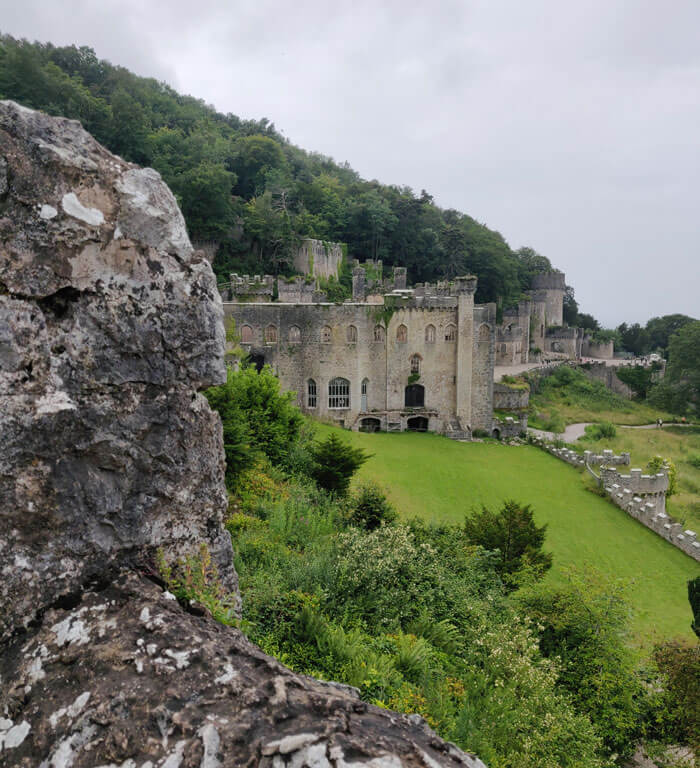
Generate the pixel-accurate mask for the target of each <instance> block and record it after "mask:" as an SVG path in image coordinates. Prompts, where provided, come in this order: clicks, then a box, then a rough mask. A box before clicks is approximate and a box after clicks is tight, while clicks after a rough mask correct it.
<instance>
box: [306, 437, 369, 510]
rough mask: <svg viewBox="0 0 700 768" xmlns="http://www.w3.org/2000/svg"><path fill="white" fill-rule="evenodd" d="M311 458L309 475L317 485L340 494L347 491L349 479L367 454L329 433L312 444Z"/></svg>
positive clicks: (367, 456) (365, 459)
mask: <svg viewBox="0 0 700 768" xmlns="http://www.w3.org/2000/svg"><path fill="white" fill-rule="evenodd" d="M311 458H312V465H311V476H312V477H313V478H314V480H315V481H316V482H317V483H318V485H319V486H321V488H325V489H326V490H327V491H331V492H332V493H338V494H340V495H341V496H342V495H345V493H347V490H348V486H349V485H350V479H351V478H352V476H353V475H354V474H355V472H357V470H358V469H359V468H360V467H361V466H362V465H363V464H364V463H365V462H366V461H367V459H368V458H369V455H368V454H367V453H365V452H364V451H363V450H362V449H361V448H353V447H352V446H351V445H350V443H346V442H345V441H343V440H341V439H340V438H339V437H338V435H336V434H331V435H329V436H328V437H327V438H326V439H325V440H322V441H320V442H317V443H315V444H314V445H313V446H312V448H311Z"/></svg>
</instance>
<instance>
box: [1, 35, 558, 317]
mask: <svg viewBox="0 0 700 768" xmlns="http://www.w3.org/2000/svg"><path fill="white" fill-rule="evenodd" d="M0 98H8V99H14V100H15V101H18V102H20V103H22V104H25V105H26V106H29V107H34V108H37V109H42V110H45V111H46V112H49V113H51V114H59V115H65V116H67V117H71V118H76V119H78V120H80V121H81V122H82V124H83V125H84V126H85V128H86V129H87V130H88V131H90V132H91V133H92V134H93V135H94V136H95V137H96V138H97V139H98V140H99V141H100V142H102V143H103V144H104V145H105V146H107V147H108V148H109V149H110V150H112V151H113V152H115V153H117V154H119V155H121V156H122V157H124V158H125V159H127V160H130V161H133V162H135V163H139V164H141V165H150V166H152V167H154V168H156V169H157V170H158V171H160V173H161V174H162V176H163V178H164V179H165V181H166V182H167V183H168V184H169V185H170V187H171V188H172V190H173V192H174V193H175V194H176V196H177V198H178V201H179V203H180V205H181V207H182V210H183V213H184V215H185V218H186V220H187V225H188V228H189V231H190V235H191V237H192V239H193V240H214V241H216V242H218V243H219V250H218V255H217V257H216V260H215V263H214V268H215V271H216V272H217V273H218V274H219V275H220V276H221V277H224V276H226V275H227V274H228V273H229V272H230V271H239V272H250V273H273V274H278V273H282V274H285V273H290V272H291V259H290V256H291V253H292V252H293V251H294V249H295V248H296V245H297V244H298V242H299V240H300V238H302V237H316V238H320V239H325V240H333V241H341V242H344V243H347V245H348V256H349V258H360V259H363V260H364V259H366V258H375V259H382V260H383V261H384V262H385V264H389V265H393V264H397V265H402V266H406V267H408V271H409V277H410V279H411V280H412V281H432V280H435V279H444V278H450V277H453V276H455V275H457V274H463V273H468V272H471V273H474V274H476V275H477V276H478V277H479V289H478V292H477V300H478V301H496V300H499V299H500V300H502V301H503V302H504V303H505V304H509V303H512V302H514V301H516V300H517V298H518V297H519V296H520V294H521V292H522V290H523V289H525V288H527V287H528V286H529V282H530V277H531V276H532V274H533V273H535V272H541V271H548V270H549V269H551V264H550V263H549V261H548V260H547V259H546V258H544V257H542V256H540V255H539V254H537V253H536V252H534V251H533V250H532V249H530V248H523V249H520V250H519V251H513V250H512V249H511V248H510V247H509V245H508V243H506V241H505V240H504V238H503V237H502V236H501V235H500V234H499V233H498V232H495V231H493V230H491V229H489V228H488V227H486V226H484V225H483V224H480V223H479V222H477V221H475V220H474V219H472V218H471V217H470V216H468V215H466V214H464V213H460V212H459V211H455V210H443V209H441V208H439V207H438V206H436V205H435V204H434V203H433V199H432V197H431V196H430V195H429V194H428V193H427V192H425V191H422V192H421V193H420V194H419V195H416V194H415V193H414V192H413V190H411V189H410V188H408V187H399V186H393V185H392V186H387V185H384V184H380V183H379V182H377V181H365V180H364V179H361V178H360V176H359V175H358V174H357V173H356V172H355V171H354V170H353V169H352V168H350V167H349V166H348V165H347V164H338V163H336V162H334V161H333V160H332V159H331V158H329V157H324V156H323V155H320V154H318V153H315V152H308V151H306V150H303V149H300V148H299V147H296V146H294V145H293V144H291V143H290V142H289V141H288V140H287V139H285V138H284V137H283V136H282V135H281V134H280V133H278V132H277V131H276V130H275V127H274V124H273V123H271V122H269V121H268V120H267V119H262V120H257V121H256V120H244V119H241V118H239V117H237V116H236V115H232V114H227V115H224V114H221V113H220V112H217V111H216V110H215V109H214V108H213V107H211V106H209V105H207V104H205V103H204V102H203V101H202V100H200V99H196V98H193V97H191V96H183V95H181V94H179V93H177V92H176V91H174V90H173V89H172V88H171V87H170V86H168V85H166V84H165V83H162V82H158V81H157V80H154V79H149V78H143V77H138V76H136V75H134V74H133V73H131V72H129V71H128V70H126V69H124V68H123V67H119V66H114V65H112V64H110V63H109V62H107V61H104V60H102V59H98V57H97V55H96V54H95V52H94V51H93V50H92V49H91V48H87V47H80V48H77V47H75V46H70V47H65V48H57V47H55V46H53V45H51V44H50V43H29V42H27V41H25V40H16V39H14V38H12V37H10V36H7V35H4V36H2V35H0Z"/></svg>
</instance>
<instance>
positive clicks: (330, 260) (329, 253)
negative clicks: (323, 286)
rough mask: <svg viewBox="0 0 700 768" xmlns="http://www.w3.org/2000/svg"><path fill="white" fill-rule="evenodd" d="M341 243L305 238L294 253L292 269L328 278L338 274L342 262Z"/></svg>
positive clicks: (304, 273) (303, 273)
mask: <svg viewBox="0 0 700 768" xmlns="http://www.w3.org/2000/svg"><path fill="white" fill-rule="evenodd" d="M343 250H344V249H343V244H342V243H329V242H326V241H325V240H314V239H312V238H306V239H305V240H302V242H301V245H300V246H299V248H298V249H297V252H296V254H295V255H294V269H296V271H297V272H299V273H300V274H302V275H313V276H314V277H322V278H325V279H328V278H329V277H335V278H336V280H337V279H338V277H339V276H340V267H341V264H342V263H343Z"/></svg>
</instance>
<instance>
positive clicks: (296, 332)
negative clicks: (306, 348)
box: [289, 325, 301, 344]
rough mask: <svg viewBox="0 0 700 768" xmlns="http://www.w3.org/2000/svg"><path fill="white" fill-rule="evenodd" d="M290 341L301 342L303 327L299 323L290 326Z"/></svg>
mask: <svg viewBox="0 0 700 768" xmlns="http://www.w3.org/2000/svg"><path fill="white" fill-rule="evenodd" d="M289 343H290V344H301V328H300V327H299V326H298V325H292V326H290V328H289Z"/></svg>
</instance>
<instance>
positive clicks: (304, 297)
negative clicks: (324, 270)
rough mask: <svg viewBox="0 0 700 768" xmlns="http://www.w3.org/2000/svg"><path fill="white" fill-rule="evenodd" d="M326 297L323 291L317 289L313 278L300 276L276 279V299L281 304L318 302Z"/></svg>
mask: <svg viewBox="0 0 700 768" xmlns="http://www.w3.org/2000/svg"><path fill="white" fill-rule="evenodd" d="M326 298H327V297H326V293H325V291H320V290H318V288H317V287H316V281H315V280H313V281H312V280H309V279H308V278H305V277H301V276H297V277H294V278H293V279H291V280H285V279H284V278H278V280H277V301H279V302H281V303H282V304H318V303H319V302H322V301H326Z"/></svg>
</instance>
